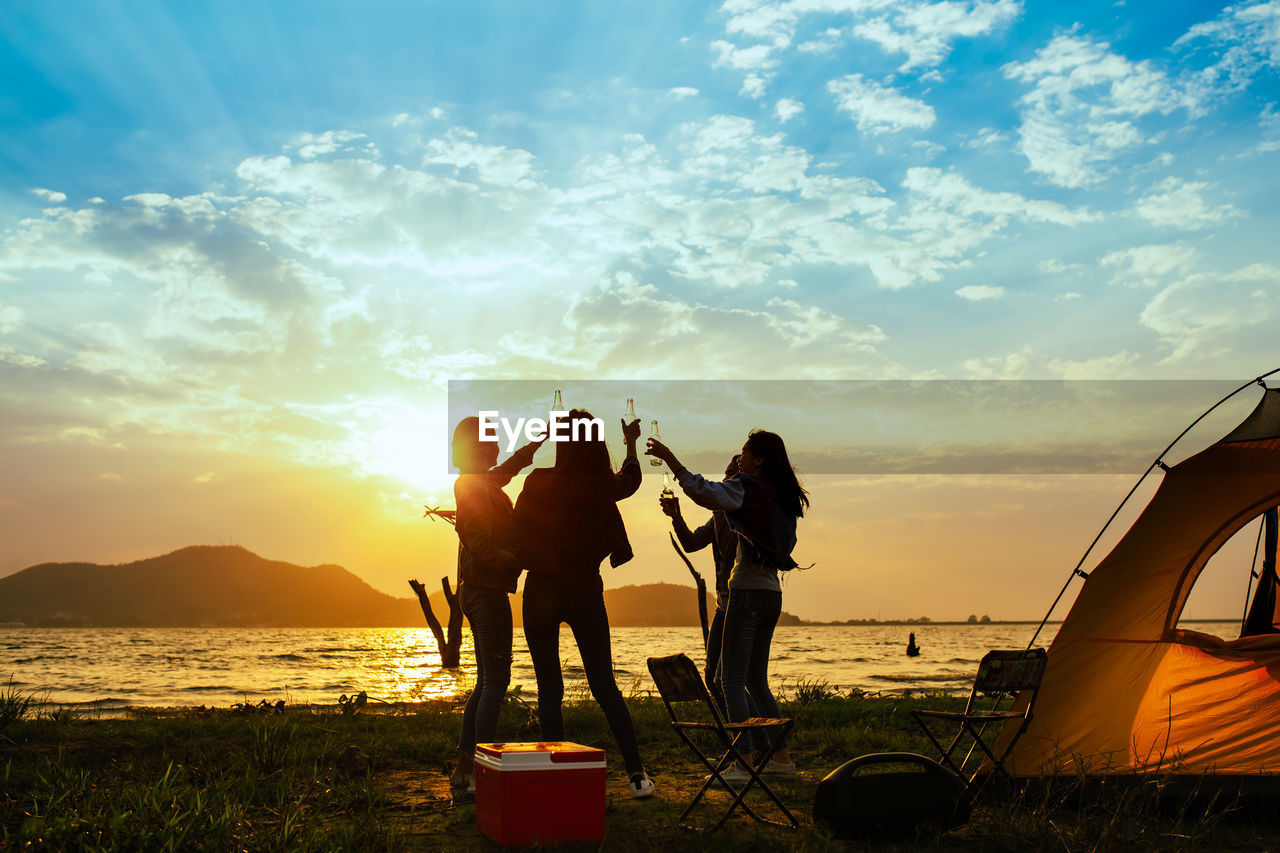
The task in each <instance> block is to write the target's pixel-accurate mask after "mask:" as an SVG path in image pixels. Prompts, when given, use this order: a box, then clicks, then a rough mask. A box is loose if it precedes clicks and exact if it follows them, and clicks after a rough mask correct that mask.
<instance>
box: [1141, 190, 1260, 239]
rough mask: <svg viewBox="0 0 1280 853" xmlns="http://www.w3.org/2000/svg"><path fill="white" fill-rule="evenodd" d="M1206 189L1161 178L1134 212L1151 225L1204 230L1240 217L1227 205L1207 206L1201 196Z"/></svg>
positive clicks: (1233, 208) (1238, 213)
mask: <svg viewBox="0 0 1280 853" xmlns="http://www.w3.org/2000/svg"><path fill="white" fill-rule="evenodd" d="M1208 188H1209V185H1208V184H1207V183H1199V182H1193V181H1183V180H1181V179H1180V178H1174V177H1169V178H1165V179H1164V180H1163V181H1161V182H1160V183H1158V184H1156V185H1154V186H1153V187H1151V189H1149V190H1148V191H1147V194H1146V195H1144V196H1143V197H1142V198H1141V199H1139V201H1138V203H1137V205H1136V206H1135V208H1134V209H1135V210H1136V211H1137V213H1138V215H1139V216H1141V217H1142V218H1143V219H1145V220H1147V221H1148V222H1150V223H1151V224H1152V225H1155V226H1157V227H1160V228H1182V229H1186V230H1194V229H1199V228H1207V227H1209V226H1210V225H1218V224H1221V223H1223V222H1226V221H1227V220H1230V219H1235V218H1238V217H1240V216H1243V215H1244V214H1243V213H1241V212H1240V211H1239V210H1237V209H1236V208H1235V207H1233V206H1232V205H1230V204H1222V205H1218V206H1216V207H1214V206H1211V205H1210V204H1208V203H1207V202H1206V201H1205V200H1204V197H1203V196H1202V195H1201V193H1202V191H1204V190H1206V189H1208Z"/></svg>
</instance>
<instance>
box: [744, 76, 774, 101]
mask: <svg viewBox="0 0 1280 853" xmlns="http://www.w3.org/2000/svg"><path fill="white" fill-rule="evenodd" d="M767 83H768V80H767V79H766V78H765V77H763V76H761V75H759V74H748V75H747V76H746V77H744V78H742V88H741V89H739V90H738V94H739V95H746V96H747V97H748V98H754V99H756V100H757V101H759V100H761V99H763V98H764V96H765V87H766V85H767Z"/></svg>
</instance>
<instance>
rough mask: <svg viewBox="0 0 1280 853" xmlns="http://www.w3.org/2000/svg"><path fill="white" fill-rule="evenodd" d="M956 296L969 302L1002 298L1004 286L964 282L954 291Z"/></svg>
mask: <svg viewBox="0 0 1280 853" xmlns="http://www.w3.org/2000/svg"><path fill="white" fill-rule="evenodd" d="M956 296H959V297H960V298H961V299H967V300H969V301H970V302H986V301H987V300H989V299H1002V298H1004V288H1003V287H999V286H998V285H992V284H966V285H965V286H964V287H962V288H960V289H959V290H957V291H956Z"/></svg>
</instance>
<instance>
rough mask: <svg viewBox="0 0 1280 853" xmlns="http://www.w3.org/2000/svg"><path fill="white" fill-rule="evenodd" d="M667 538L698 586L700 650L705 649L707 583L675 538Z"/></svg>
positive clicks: (670, 536) (707, 630)
mask: <svg viewBox="0 0 1280 853" xmlns="http://www.w3.org/2000/svg"><path fill="white" fill-rule="evenodd" d="M667 538H668V539H670V540H671V547H672V548H675V549H676V553H677V554H679V555H680V559H681V560H684V564H685V565H686V566H688V567H689V574H691V575H693V582H694V583H695V584H697V586H698V619H699V621H701V622H702V649H703V651H706V648H707V634H708V633H709V629H708V627H707V582H706V581H704V580H703V579H702V575H700V574H698V570H697V569H695V568H694V567H693V563H691V562H689V558H688V557H687V556H686V555H685V553H684V551H681V550H680V545H679V544H678V543H677V542H676V537H674V536H672V535H671V534H670V533H668V534H667Z"/></svg>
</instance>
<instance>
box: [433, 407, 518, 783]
mask: <svg viewBox="0 0 1280 853" xmlns="http://www.w3.org/2000/svg"><path fill="white" fill-rule="evenodd" d="M539 444H540V443H538V442H535V443H532V444H526V445H525V446H524V447H522V448H520V449H519V450H517V451H516V452H515V453H514V454H512V456H511V458H510V459H508V460H507V461H506V462H504V463H502V464H501V465H499V466H497V467H496V468H495V467H493V464H494V463H495V462H497V461H498V443H497V442H496V441H481V440H480V419H479V418H463V419H462V421H461V422H460V423H459V424H458V426H457V427H456V428H455V429H454V431H453V464H454V466H455V467H456V468H457V469H458V471H459V476H458V479H457V480H455V481H454V484H453V498H454V501H455V504H456V506H457V508H458V509H457V514H456V516H455V526H456V529H457V532H458V588H459V589H458V598H459V600H460V601H461V603H462V612H463V613H464V614H466V617H467V621H468V623H470V625H471V640H472V645H473V646H474V649H475V656H476V686H475V687H474V688H473V689H472V691H471V696H470V697H469V698H468V699H467V707H466V710H464V711H463V713H462V734H461V736H460V737H459V738H458V763H457V767H456V768H455V770H454V774H453V777H452V778H451V779H450V780H449V784H450V785H451V786H452V787H454V788H467V789H469V790H474V784H473V781H472V765H473V759H474V756H475V747H476V743H477V742H479V743H488V742H492V741H493V740H494V739H495V738H496V736H497V733H498V713H499V711H501V710H502V699H503V697H504V696H505V695H506V693H507V685H508V684H510V683H511V633H512V629H511V602H510V600H509V599H508V595H509V594H510V593H513V592H515V591H516V580H517V578H518V577H519V576H520V569H519V568H518V567H517V565H516V559H515V552H514V551H515V546H514V544H513V542H512V528H511V516H512V506H511V499H510V498H508V497H507V495H506V493H505V492H503V491H502V487H503V486H505V485H506V484H507V483H509V482H511V478H512V477H514V476H515V475H516V474H517V473H519V471H520V469H521V468H524V467H525V466H526V465H528V464H529V463H531V462H532V461H533V454H534V453H535V452H536V451H537V449H538V447H539Z"/></svg>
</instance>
